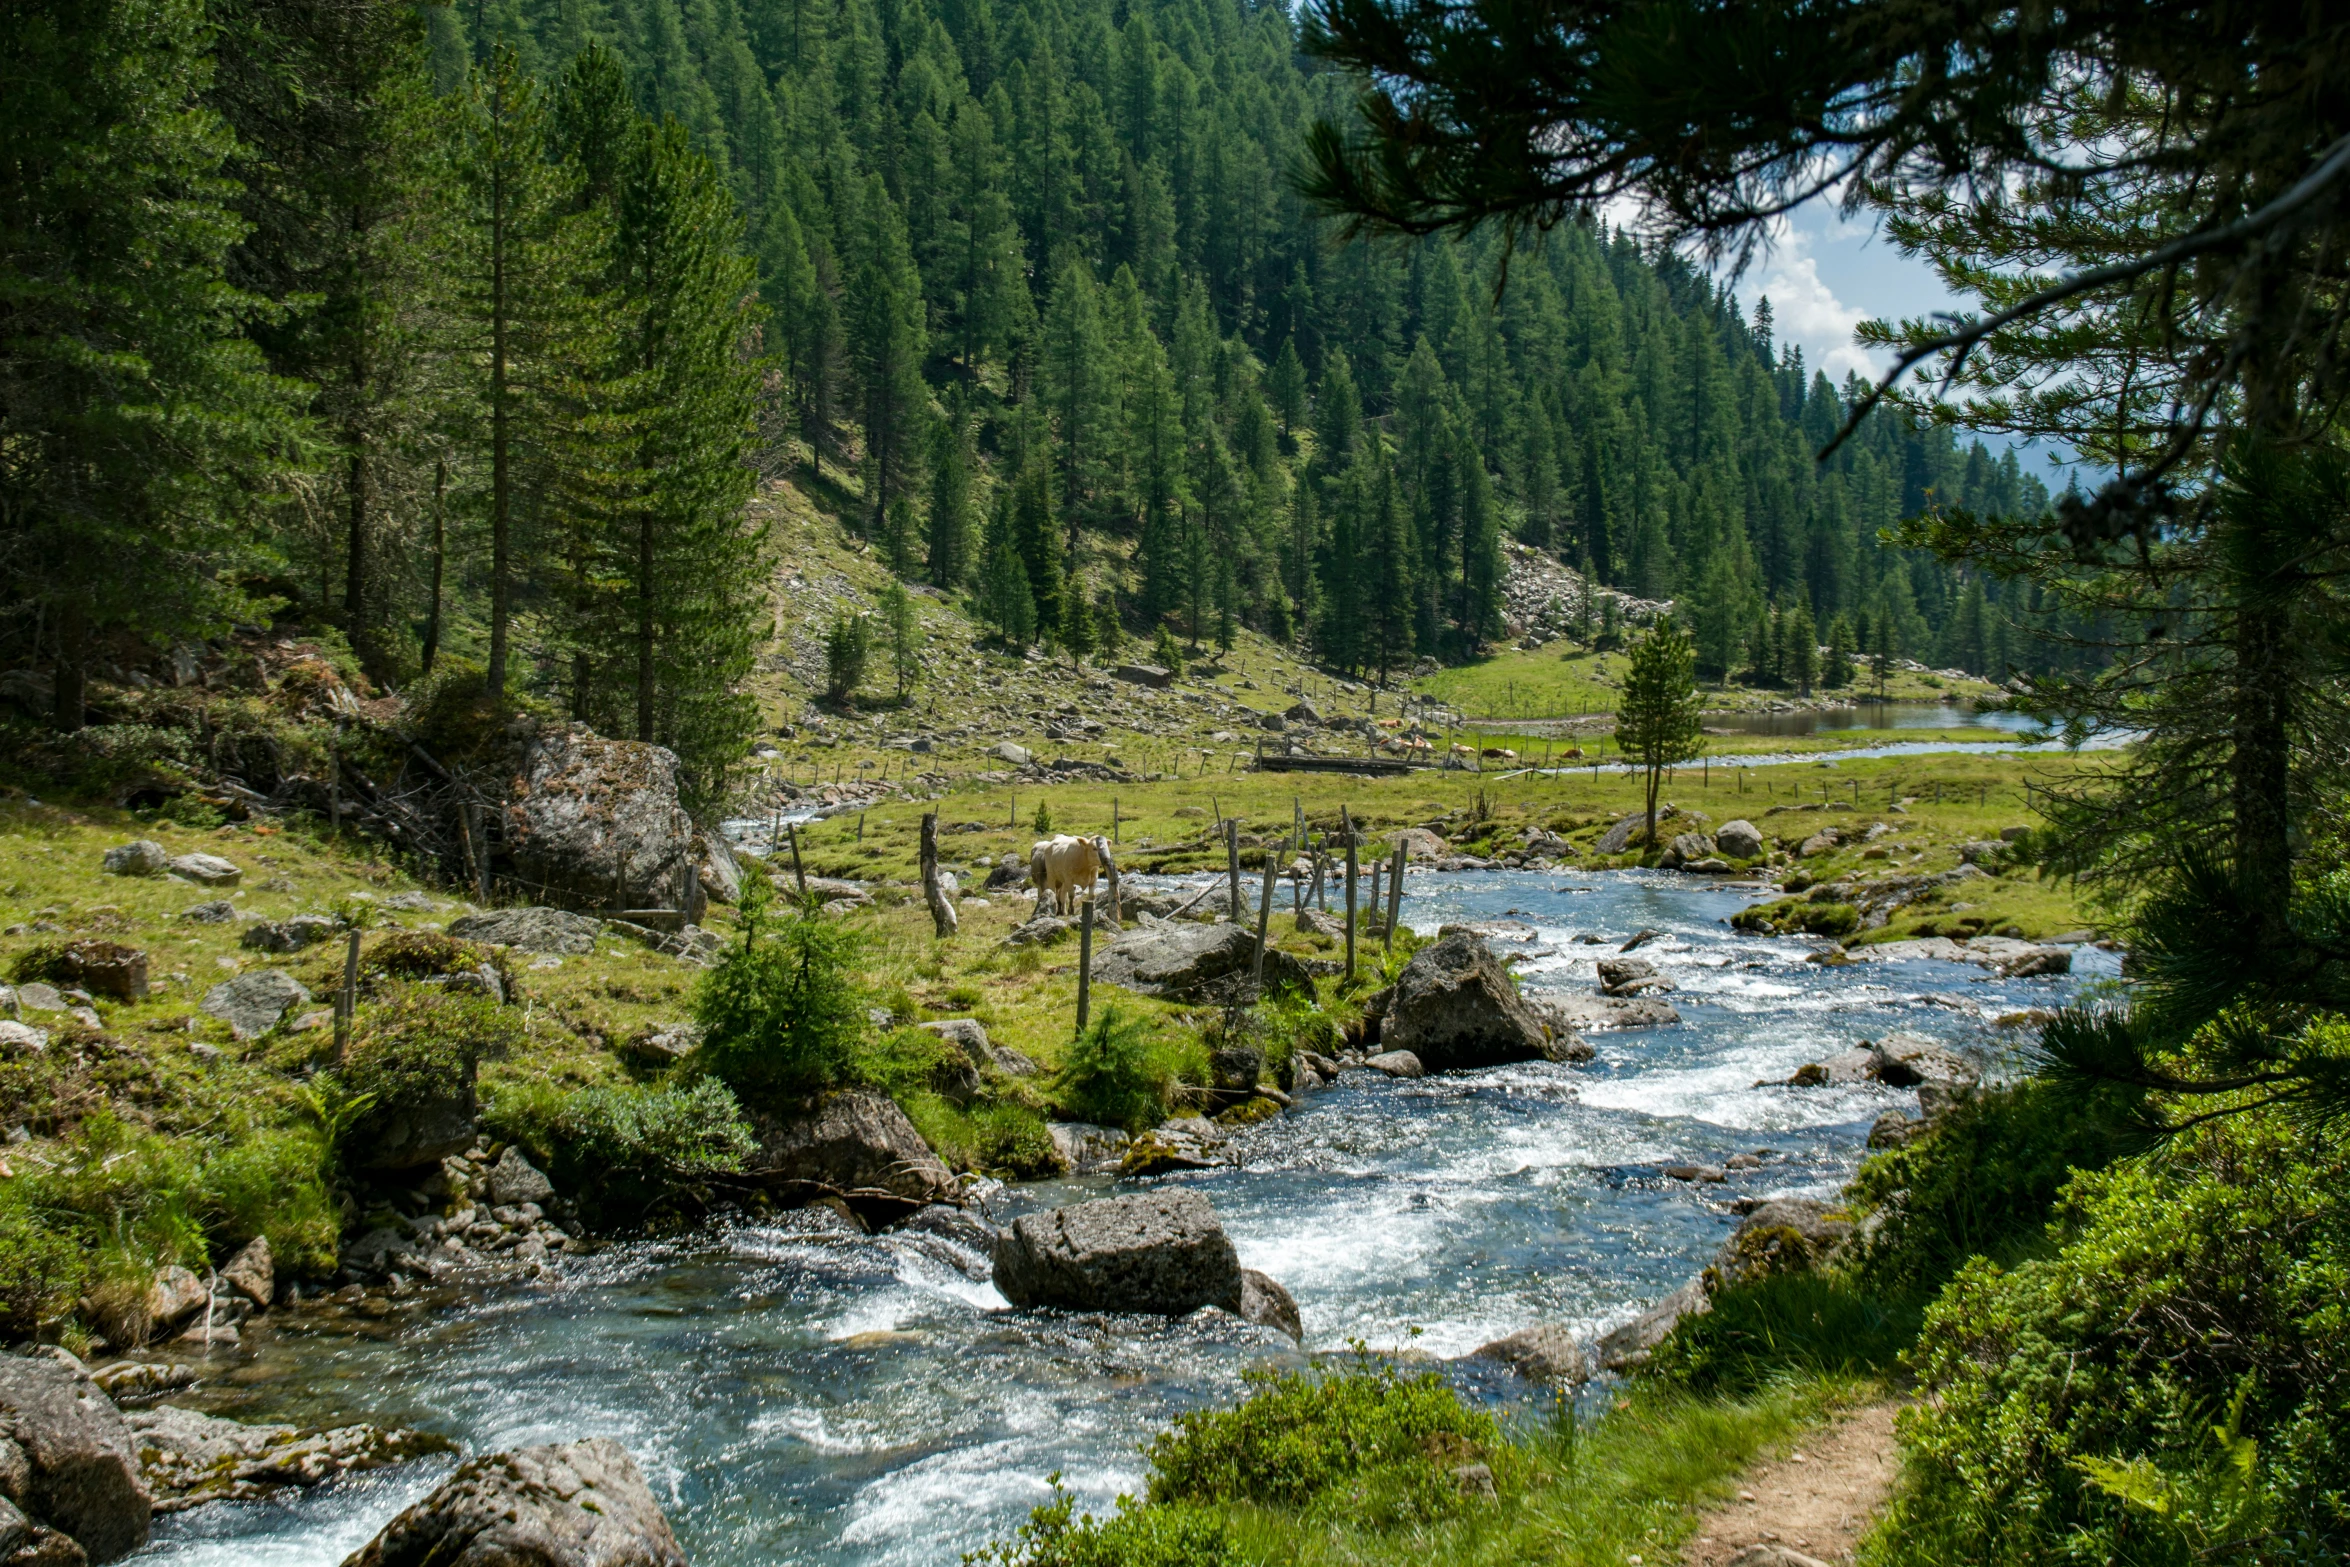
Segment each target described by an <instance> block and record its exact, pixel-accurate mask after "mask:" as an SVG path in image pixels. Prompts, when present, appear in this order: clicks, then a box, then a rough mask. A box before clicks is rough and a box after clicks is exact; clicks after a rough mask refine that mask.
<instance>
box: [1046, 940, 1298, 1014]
mask: <svg viewBox="0 0 2350 1567" xmlns="http://www.w3.org/2000/svg"><path fill="white" fill-rule="evenodd" d="M1255 956H1256V933H1255V932H1254V931H1252V930H1249V929H1247V928H1245V927H1243V926H1240V925H1195V924H1191V923H1189V922H1187V921H1185V922H1177V923H1173V924H1166V925H1153V926H1146V927H1144V928H1143V929H1141V930H1137V931H1129V932H1127V933H1126V934H1125V935H1122V936H1120V937H1119V938H1118V939H1117V940H1115V941H1113V942H1111V943H1110V945H1109V946H1108V947H1107V948H1106V949H1101V950H1097V951H1096V952H1095V954H1094V961H1093V977H1094V981H1095V982H1096V983H1097V984H1103V983H1106V984H1111V985H1119V986H1123V987H1124V988H1125V989H1128V990H1131V991H1135V992H1137V993H1138V994H1141V995H1145V996H1172V997H1178V998H1185V999H1193V998H1201V997H1205V996H1208V995H1210V994H1212V993H1215V992H1219V991H1222V990H1226V989H1233V988H1238V987H1241V986H1245V985H1246V983H1247V981H1248V975H1249V967H1250V964H1251V963H1252V962H1253V961H1254V959H1255ZM1264 983H1265V989H1266V990H1267V991H1269V992H1278V991H1283V990H1302V989H1305V988H1307V987H1308V986H1310V985H1311V983H1312V980H1311V977H1310V976H1309V975H1308V974H1307V973H1306V969H1305V965H1304V964H1302V963H1300V962H1298V960H1297V959H1295V958H1293V957H1291V956H1290V955H1289V954H1288V953H1286V952H1283V951H1281V950H1280V949H1279V948H1278V947H1268V948H1267V949H1266V952H1265V975H1264Z"/></svg>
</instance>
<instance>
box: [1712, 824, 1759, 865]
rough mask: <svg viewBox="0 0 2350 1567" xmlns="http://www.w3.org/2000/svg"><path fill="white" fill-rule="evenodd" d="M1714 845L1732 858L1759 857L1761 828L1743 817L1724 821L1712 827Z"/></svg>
mask: <svg viewBox="0 0 2350 1567" xmlns="http://www.w3.org/2000/svg"><path fill="white" fill-rule="evenodd" d="M1714 847H1715V848H1717V849H1719V850H1721V852H1722V853H1723V854H1724V855H1725V856H1726V857H1728V858H1730V859H1733V860H1757V859H1760V858H1762V852H1763V835H1762V830H1761V829H1760V828H1758V827H1756V826H1755V825H1754V823H1752V822H1750V821H1747V820H1746V819H1745V818H1744V817H1740V818H1739V819H1738V820H1736V821H1730V822H1724V823H1722V825H1721V826H1719V827H1717V828H1715V829H1714Z"/></svg>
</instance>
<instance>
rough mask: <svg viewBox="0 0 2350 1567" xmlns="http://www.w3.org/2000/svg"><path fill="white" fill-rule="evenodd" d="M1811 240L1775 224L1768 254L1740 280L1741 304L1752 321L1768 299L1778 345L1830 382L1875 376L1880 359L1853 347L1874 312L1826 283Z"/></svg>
mask: <svg viewBox="0 0 2350 1567" xmlns="http://www.w3.org/2000/svg"><path fill="white" fill-rule="evenodd" d="M1831 221H1835V220H1834V219H1833V218H1831ZM1811 239H1812V237H1811V235H1810V234H1808V233H1806V232H1805V231H1804V230H1802V229H1798V228H1795V227H1793V226H1792V225H1790V224H1788V223H1787V221H1786V220H1785V219H1783V218H1782V219H1780V220H1779V221H1778V222H1777V223H1774V224H1773V225H1772V232H1771V236H1770V249H1769V251H1768V252H1767V253H1766V254H1765V255H1764V256H1763V257H1762V258H1761V259H1760V260H1758V261H1757V262H1756V263H1755V264H1754V265H1753V266H1752V267H1750V268H1749V269H1748V270H1747V274H1746V276H1745V277H1744V278H1742V279H1740V280H1739V285H1738V296H1739V299H1740V302H1741V303H1743V304H1744V305H1745V306H1746V309H1747V312H1748V313H1749V314H1750V315H1751V314H1752V313H1753V310H1754V303H1755V301H1756V299H1758V298H1768V299H1769V300H1770V302H1771V315H1772V317H1773V319H1774V320H1775V321H1776V322H1777V330H1778V336H1779V341H1780V342H1781V343H1783V344H1790V343H1791V344H1800V345H1801V346H1802V348H1803V357H1804V358H1805V359H1806V360H1808V361H1810V363H1811V364H1812V366H1813V367H1814V368H1815V369H1820V370H1825V371H1826V372H1827V373H1828V379H1829V380H1831V381H1841V380H1843V379H1844V376H1845V373H1846V372H1847V371H1858V372H1859V373H1860V374H1862V375H1865V376H1874V375H1876V374H1878V373H1879V371H1880V370H1881V369H1882V365H1881V363H1880V358H1879V356H1878V355H1877V354H1875V353H1872V352H1870V351H1869V350H1866V349H1863V348H1862V347H1861V346H1860V345H1859V344H1858V343H1856V342H1854V341H1853V332H1854V330H1855V329H1856V328H1857V327H1858V326H1859V325H1860V324H1861V323H1862V322H1863V321H1866V320H1867V319H1868V318H1869V316H1870V314H1871V312H1869V311H1866V310H1863V309H1860V308H1858V307H1857V306H1853V305H1848V304H1846V303H1845V302H1844V301H1843V300H1842V299H1840V298H1838V297H1837V295H1836V291H1835V290H1834V289H1833V288H1830V287H1829V286H1828V284H1827V282H1826V280H1824V279H1823V278H1821V276H1820V264H1819V261H1818V259H1817V258H1816V257H1815V256H1813V255H1812V253H1811Z"/></svg>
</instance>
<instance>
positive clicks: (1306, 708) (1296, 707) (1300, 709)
mask: <svg viewBox="0 0 2350 1567" xmlns="http://www.w3.org/2000/svg"><path fill="white" fill-rule="evenodd" d="M1281 716H1282V717H1284V718H1286V719H1288V720H1289V721H1290V722H1291V723H1293V724H1320V723H1326V722H1327V721H1328V720H1326V719H1324V718H1323V716H1322V710H1321V709H1320V708H1318V707H1316V706H1315V705H1314V704H1313V703H1312V702H1310V701H1308V700H1306V699H1305V698H1303V697H1300V698H1299V699H1298V700H1297V701H1295V702H1292V703H1291V704H1290V705H1289V710H1288V711H1287V712H1285V713H1283V714H1282V715H1281Z"/></svg>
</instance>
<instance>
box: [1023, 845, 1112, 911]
mask: <svg viewBox="0 0 2350 1567" xmlns="http://www.w3.org/2000/svg"><path fill="white" fill-rule="evenodd" d="M1116 870H1117V867H1116V866H1114V865H1112V864H1111V863H1110V841H1109V840H1108V839H1107V838H1101V837H1093V838H1072V837H1070V836H1068V835H1067V834H1065V833H1064V834H1062V835H1060V836H1058V837H1053V838H1040V839H1038V840H1037V843H1036V847H1035V848H1033V849H1030V850H1029V851H1028V881H1029V885H1031V886H1033V887H1034V888H1036V894H1037V897H1036V901H1037V907H1038V910H1039V912H1041V911H1042V910H1043V907H1044V900H1045V899H1046V898H1048V897H1049V898H1051V899H1052V900H1053V908H1054V910H1055V912H1057V913H1060V914H1062V915H1071V914H1075V913H1076V912H1077V899H1078V898H1079V896H1081V895H1082V896H1085V897H1091V896H1093V884H1094V879H1095V878H1096V877H1098V876H1100V875H1101V874H1102V873H1103V872H1104V871H1109V872H1111V873H1113V874H1114V873H1115V872H1116Z"/></svg>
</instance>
